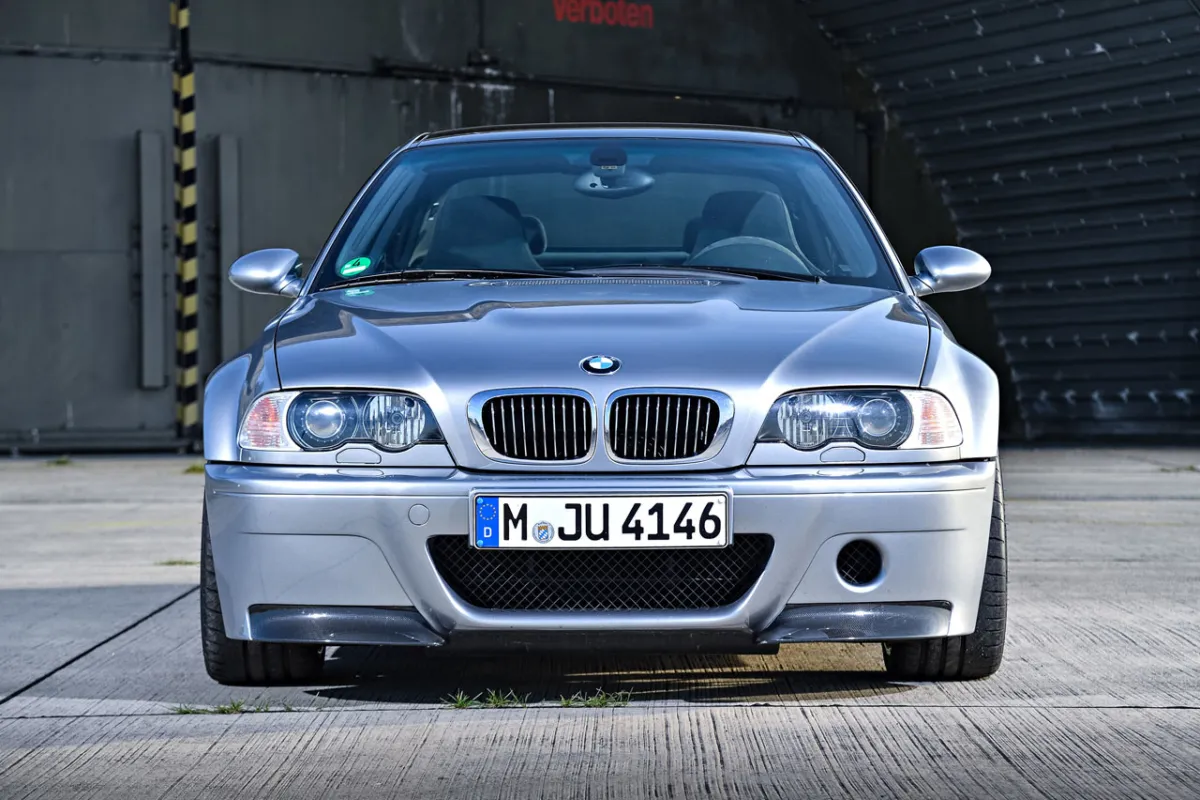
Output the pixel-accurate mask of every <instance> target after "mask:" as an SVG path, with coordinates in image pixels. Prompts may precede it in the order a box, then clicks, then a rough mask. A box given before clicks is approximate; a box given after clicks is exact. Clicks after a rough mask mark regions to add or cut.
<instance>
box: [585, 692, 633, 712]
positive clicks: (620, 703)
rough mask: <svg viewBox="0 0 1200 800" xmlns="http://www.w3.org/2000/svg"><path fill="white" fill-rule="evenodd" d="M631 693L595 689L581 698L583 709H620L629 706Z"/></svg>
mask: <svg viewBox="0 0 1200 800" xmlns="http://www.w3.org/2000/svg"><path fill="white" fill-rule="evenodd" d="M630 696H631V693H630V692H628V691H621V692H606V691H604V690H603V689H597V690H596V691H595V692H593V693H592V694H590V695H587V696H586V697H584V698H583V707H584V708H621V707H624V706H627V705H629V698H630Z"/></svg>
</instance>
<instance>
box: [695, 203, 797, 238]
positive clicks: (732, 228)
mask: <svg viewBox="0 0 1200 800" xmlns="http://www.w3.org/2000/svg"><path fill="white" fill-rule="evenodd" d="M731 236H758V237H760V238H763V239H770V240H771V241H773V242H778V243H779V244H781V245H783V246H784V247H786V248H788V249H789V250H793V251H795V250H797V249H798V248H799V246H798V245H797V243H796V235H795V233H794V232H793V230H792V222H791V219H790V218H789V217H788V210H787V206H786V205H785V204H784V202H783V198H782V197H780V196H779V195H777V194H772V193H769V192H749V191H733V192H717V193H716V194H714V195H713V196H712V197H710V198H708V202H706V203H705V204H704V211H703V212H701V214H700V225H699V231H698V235H697V237H696V241H695V242H694V244H693V247H692V250H693V252H698V251H700V250H702V249H704V248H705V247H707V246H708V245H710V244H712V243H713V242H715V241H718V240H720V239H724V238H728V237H731Z"/></svg>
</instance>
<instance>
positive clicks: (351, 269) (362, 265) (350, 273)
mask: <svg viewBox="0 0 1200 800" xmlns="http://www.w3.org/2000/svg"><path fill="white" fill-rule="evenodd" d="M369 266H371V259H369V258H367V257H366V256H359V257H358V258H356V259H354V260H353V261H347V262H346V263H345V264H342V265H341V266H340V267H338V275H341V276H342V277H343V278H353V277H354V276H355V275H357V274H359V273H360V272H366V271H367V267H369Z"/></svg>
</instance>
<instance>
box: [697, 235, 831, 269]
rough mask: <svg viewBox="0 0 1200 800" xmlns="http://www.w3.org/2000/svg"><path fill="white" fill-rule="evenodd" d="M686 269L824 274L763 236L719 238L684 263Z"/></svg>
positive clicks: (811, 264)
mask: <svg viewBox="0 0 1200 800" xmlns="http://www.w3.org/2000/svg"><path fill="white" fill-rule="evenodd" d="M683 265H684V266H685V267H686V266H690V265H695V266H698V267H722V266H726V267H734V266H741V267H753V268H755V269H770V270H776V271H778V272H796V273H800V274H801V275H820V274H821V271H820V270H819V269H817V267H816V266H815V265H814V264H813V263H812V262H810V261H809V260H808V259H806V258H805V257H804V256H802V255H799V254H798V253H795V252H793V251H791V250H789V249H788V248H786V247H784V246H783V245H781V244H780V243H779V242H775V241H772V240H770V239H764V238H762V237H761V236H731V237H729V238H728V239H719V240H717V241H715V242H713V243H712V244H710V245H709V246H708V247H705V248H704V249H703V250H701V251H700V252H699V253H696V254H695V255H694V256H692V257H691V258H689V259H688V260H687V261H685V262H684V264H683Z"/></svg>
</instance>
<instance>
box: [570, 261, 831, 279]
mask: <svg viewBox="0 0 1200 800" xmlns="http://www.w3.org/2000/svg"><path fill="white" fill-rule="evenodd" d="M643 267H650V268H651V269H645V270H642V271H643V274H646V275H651V276H657V274H658V273H659V272H660V271H671V272H676V273H678V272H716V273H722V272H723V273H725V274H726V275H738V276H741V277H744V278H757V279H758V280H763V281H800V282H801V283H823V282H824V281H825V279H824V278H822V277H820V276H819V275H805V274H804V273H800V272H777V271H775V270H773V269H755V268H754V267H728V266H724V265H720V266H713V265H709V264H612V265H610V266H606V267H586V268H583V269H573V270H570V274H575V275H591V276H595V277H603V276H604V274H605V273H607V272H620V273H622V274H627V273H630V272H634V271H636V270H639V269H641V268H643Z"/></svg>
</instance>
